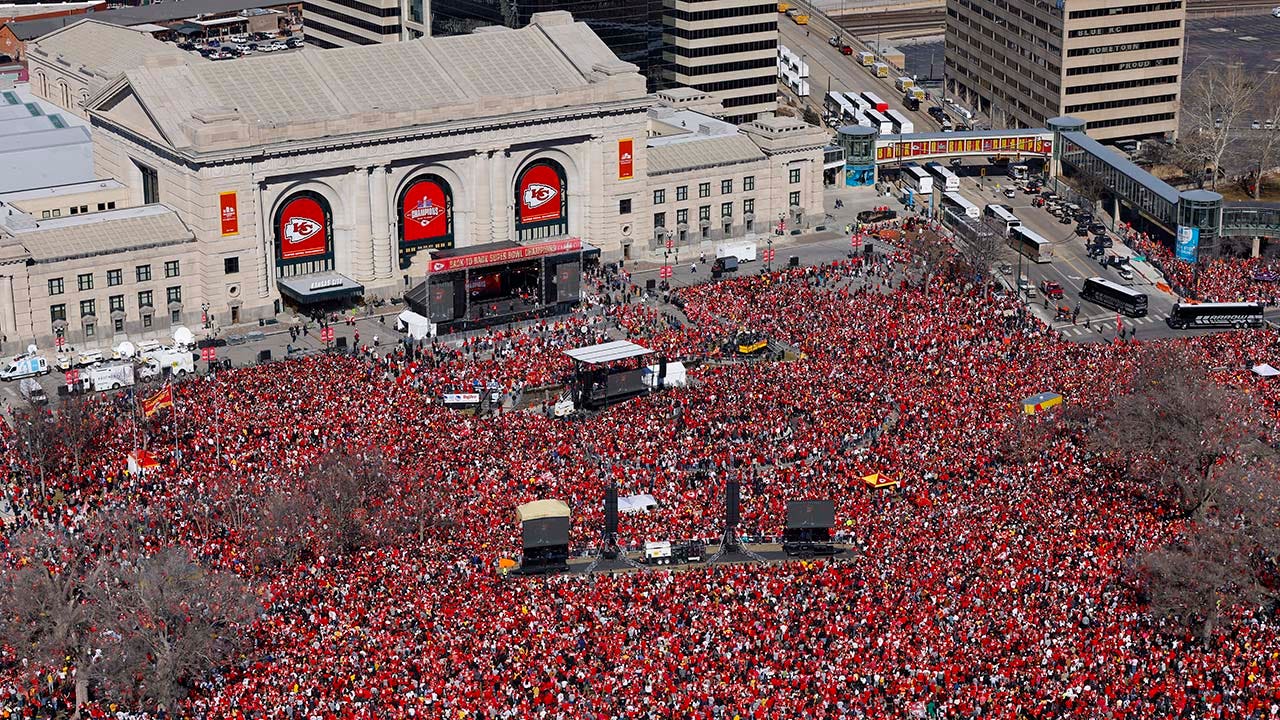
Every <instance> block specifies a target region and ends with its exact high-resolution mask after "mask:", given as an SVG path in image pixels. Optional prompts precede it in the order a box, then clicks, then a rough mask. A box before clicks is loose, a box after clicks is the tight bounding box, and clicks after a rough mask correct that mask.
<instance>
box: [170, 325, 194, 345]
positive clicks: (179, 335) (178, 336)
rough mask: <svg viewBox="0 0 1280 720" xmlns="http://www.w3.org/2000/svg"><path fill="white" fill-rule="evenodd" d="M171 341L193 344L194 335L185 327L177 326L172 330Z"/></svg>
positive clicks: (178, 343) (179, 343) (180, 343)
mask: <svg viewBox="0 0 1280 720" xmlns="http://www.w3.org/2000/svg"><path fill="white" fill-rule="evenodd" d="M173 342H174V344H177V345H183V346H188V345H195V344H196V336H195V334H194V333H192V332H191V331H190V330H188V329H186V328H185V327H179V328H176V329H175V330H174V331H173Z"/></svg>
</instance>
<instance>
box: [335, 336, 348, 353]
mask: <svg viewBox="0 0 1280 720" xmlns="http://www.w3.org/2000/svg"><path fill="white" fill-rule="evenodd" d="M333 344H334V346H335V347H337V348H338V349H339V350H346V349H347V339H346V338H345V337H340V338H338V339H337V340H334V343H333Z"/></svg>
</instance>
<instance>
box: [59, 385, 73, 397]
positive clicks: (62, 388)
mask: <svg viewBox="0 0 1280 720" xmlns="http://www.w3.org/2000/svg"><path fill="white" fill-rule="evenodd" d="M70 395H71V388H69V387H67V386H66V385H59V386H58V397H68V396H70Z"/></svg>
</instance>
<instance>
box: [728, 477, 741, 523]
mask: <svg viewBox="0 0 1280 720" xmlns="http://www.w3.org/2000/svg"><path fill="white" fill-rule="evenodd" d="M741 501H742V488H741V486H739V484H738V481H737V480H730V481H729V482H728V483H727V484H726V485H725V487H724V522H725V524H726V525H728V526H730V527H735V526H737V524H738V523H739V522H741V520H742V510H741V508H740V507H739V505H740V504H741Z"/></svg>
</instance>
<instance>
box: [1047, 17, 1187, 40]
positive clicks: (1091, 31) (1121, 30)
mask: <svg viewBox="0 0 1280 720" xmlns="http://www.w3.org/2000/svg"><path fill="white" fill-rule="evenodd" d="M1177 27H1182V21H1181V20H1161V21H1159V22H1148V23H1135V24H1133V25H1104V26H1103V27H1095V28H1080V29H1078V30H1072V31H1070V32H1068V33H1067V37H1069V38H1078V37H1096V36H1098V35H1122V34H1125V33H1136V32H1149V31H1151V30H1167V29H1169V28H1177Z"/></svg>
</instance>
